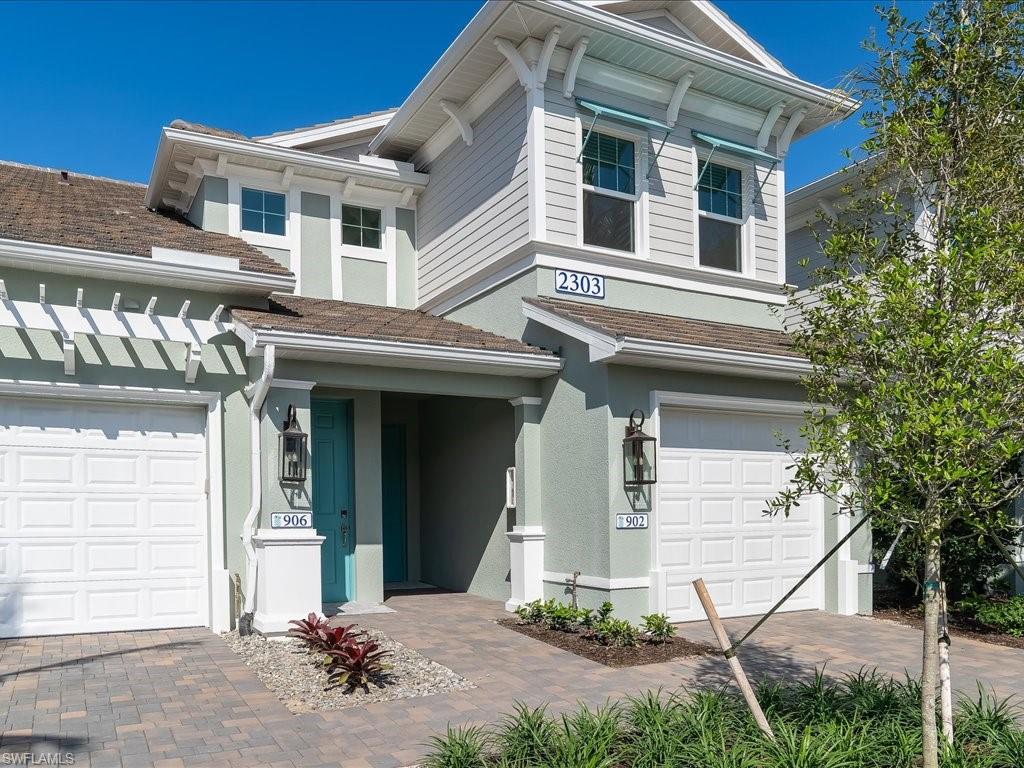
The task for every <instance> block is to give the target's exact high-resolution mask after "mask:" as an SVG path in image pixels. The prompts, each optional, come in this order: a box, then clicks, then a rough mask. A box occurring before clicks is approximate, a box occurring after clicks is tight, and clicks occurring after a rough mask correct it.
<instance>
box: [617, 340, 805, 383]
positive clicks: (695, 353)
mask: <svg viewBox="0 0 1024 768" xmlns="http://www.w3.org/2000/svg"><path fill="white" fill-rule="evenodd" d="M602 362H605V363H615V364H618V365H639V366H645V367H652V368H670V369H678V370H686V371H699V372H701V373H717V374H724V375H730V376H743V377H758V378H769V379H782V380H787V381H795V380H798V379H799V378H800V377H801V376H804V375H806V374H807V373H809V372H810V370H811V367H810V364H809V363H808V362H807V361H806V360H803V359H802V358H796V357H788V356H785V355H766V354H761V353H757V352H744V351H739V350H732V349H721V348H718V347H702V346H696V345H691V344H674V343H670V342H661V341H652V340H650V339H630V338H625V339H621V340H620V341H619V343H618V349H617V350H616V351H615V352H614V354H612V355H609V356H608V357H605V358H603V359H602Z"/></svg>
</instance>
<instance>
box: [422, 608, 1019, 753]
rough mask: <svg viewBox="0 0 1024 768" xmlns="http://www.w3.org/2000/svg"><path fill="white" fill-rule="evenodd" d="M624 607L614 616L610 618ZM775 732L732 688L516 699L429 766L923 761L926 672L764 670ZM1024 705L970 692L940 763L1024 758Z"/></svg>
mask: <svg viewBox="0 0 1024 768" xmlns="http://www.w3.org/2000/svg"><path fill="white" fill-rule="evenodd" d="M608 620H610V621H614V619H606V621H608ZM758 693H759V695H762V696H764V697H765V698H764V699H763V703H764V704H765V714H766V715H767V716H768V720H769V722H770V723H771V725H772V728H773V729H774V731H775V735H776V741H775V742H774V743H772V742H769V741H768V740H767V739H765V738H764V736H763V735H762V734H761V733H760V731H759V730H758V729H757V725H756V724H755V723H754V720H753V718H752V717H751V716H750V713H749V712H748V710H747V709H746V706H745V704H744V703H743V700H742V698H740V696H739V694H738V693H737V692H734V691H729V690H723V689H703V690H698V691H693V692H686V691H680V692H678V693H674V694H664V693H663V692H661V691H649V692H647V693H646V694H644V695H643V696H638V697H635V698H629V699H626V700H625V701H624V702H623V703H621V704H620V705H617V706H614V705H613V706H605V707H603V708H600V709H596V710H587V709H584V708H581V709H579V710H577V711H575V712H572V713H569V714H567V715H563V716H561V717H551V716H549V715H548V714H547V712H546V711H545V709H544V708H543V707H539V708H536V709H531V708H529V707H526V706H525V705H523V704H517V705H516V707H515V711H514V713H513V714H511V715H509V716H507V717H505V718H504V719H503V720H502V721H501V722H499V723H498V724H497V725H496V726H495V727H494V728H493V729H490V730H480V729H473V728H471V729H461V730H449V731H448V733H447V735H446V736H443V737H440V738H437V739H434V740H433V742H432V743H431V755H430V757H429V758H428V759H427V760H426V762H424V766H425V768H613V767H614V768H625V767H626V766H628V768H915V767H916V766H919V765H920V759H921V720H920V702H919V700H918V699H917V696H918V695H919V693H920V684H919V683H918V682H917V680H915V679H913V678H909V677H908V678H906V679H902V680H893V679H891V678H889V677H887V676H883V675H880V674H877V673H875V672H872V671H861V672H859V673H857V674H853V675H847V676H845V677H842V678H839V679H834V678H827V677H825V675H824V674H823V673H818V674H816V675H815V676H814V678H812V679H811V680H809V681H804V682H799V681H792V680H785V681H774V680H765V681H762V682H761V684H760V685H759V687H758ZM1019 716H1020V711H1019V710H1018V709H1016V708H1015V707H1014V706H1012V705H1011V704H1010V703H1008V702H1007V701H1005V700H999V699H997V698H995V697H994V696H992V695H990V694H986V693H985V692H984V691H979V695H978V698H977V699H976V700H967V699H960V700H959V702H958V704H957V709H956V733H957V742H956V746H955V747H954V748H951V749H946V750H945V752H944V754H943V755H942V760H941V765H942V768H1022V766H1024V730H1022V729H1021V724H1020V721H1019V720H1018V719H1017V718H1019Z"/></svg>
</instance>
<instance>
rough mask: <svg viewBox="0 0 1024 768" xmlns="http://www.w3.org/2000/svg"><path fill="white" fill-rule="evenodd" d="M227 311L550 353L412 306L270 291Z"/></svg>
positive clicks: (334, 331) (282, 322)
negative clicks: (253, 304)
mask: <svg viewBox="0 0 1024 768" xmlns="http://www.w3.org/2000/svg"><path fill="white" fill-rule="evenodd" d="M231 314H232V316H233V317H234V318H235V319H236V320H238V321H239V322H242V323H244V324H245V325H247V326H249V327H250V328H254V329H262V330H277V331H293V332H296V333H316V334H324V335H328V336H339V337H346V338H357V339H377V340H381V341H395V342H405V343H412V344H432V345H435V346H439V347H456V348H459V349H484V350H492V351H495V352H514V353H519V354H531V355H542V356H548V357H553V354H552V353H551V352H550V351H548V350H546V349H542V348H540V347H534V346H531V345H529V344H526V343H524V342H522V341H518V340H517V339H509V338H506V337H504V336H499V335H497V334H494V333H490V332H489V331H482V330H480V329H479V328H474V327H472V326H470V325H463V324H462V323H456V322H455V321H453V320H447V319H445V318H443V317H437V316H435V315H428V314H427V313H426V312H420V311H418V310H415V309H397V308H395V307H381V306H376V305H371V304H355V303H353V302H349V301H335V300H333V299H313V298H308V297H305V296H292V295H288V294H281V293H275V294H274V295H273V296H272V297H271V300H270V308H269V310H256V309H244V308H234V309H232V310H231Z"/></svg>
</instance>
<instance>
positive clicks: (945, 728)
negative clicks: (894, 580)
mask: <svg viewBox="0 0 1024 768" xmlns="http://www.w3.org/2000/svg"><path fill="white" fill-rule="evenodd" d="M949 645H950V642H949V620H948V617H947V615H946V582H944V581H943V582H941V584H940V585H939V685H940V698H941V706H942V735H943V736H944V737H945V738H946V741H947V743H949V744H952V743H953V680H952V676H951V675H950V668H949Z"/></svg>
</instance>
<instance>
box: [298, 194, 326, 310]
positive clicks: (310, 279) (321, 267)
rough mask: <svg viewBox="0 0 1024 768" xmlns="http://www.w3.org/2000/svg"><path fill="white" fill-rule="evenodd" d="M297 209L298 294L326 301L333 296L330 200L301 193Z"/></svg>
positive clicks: (321, 196) (324, 196)
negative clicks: (299, 214)
mask: <svg viewBox="0 0 1024 768" xmlns="http://www.w3.org/2000/svg"><path fill="white" fill-rule="evenodd" d="M301 206H302V216H301V225H302V230H301V233H300V235H299V253H300V258H301V259H302V269H301V281H302V285H301V286H300V292H301V293H302V295H303V296H315V297H316V298H321V299H330V298H333V296H334V294H333V288H332V283H331V198H330V197H328V196H327V195H317V194H314V193H312V192H303V193H302V200H301Z"/></svg>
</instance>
